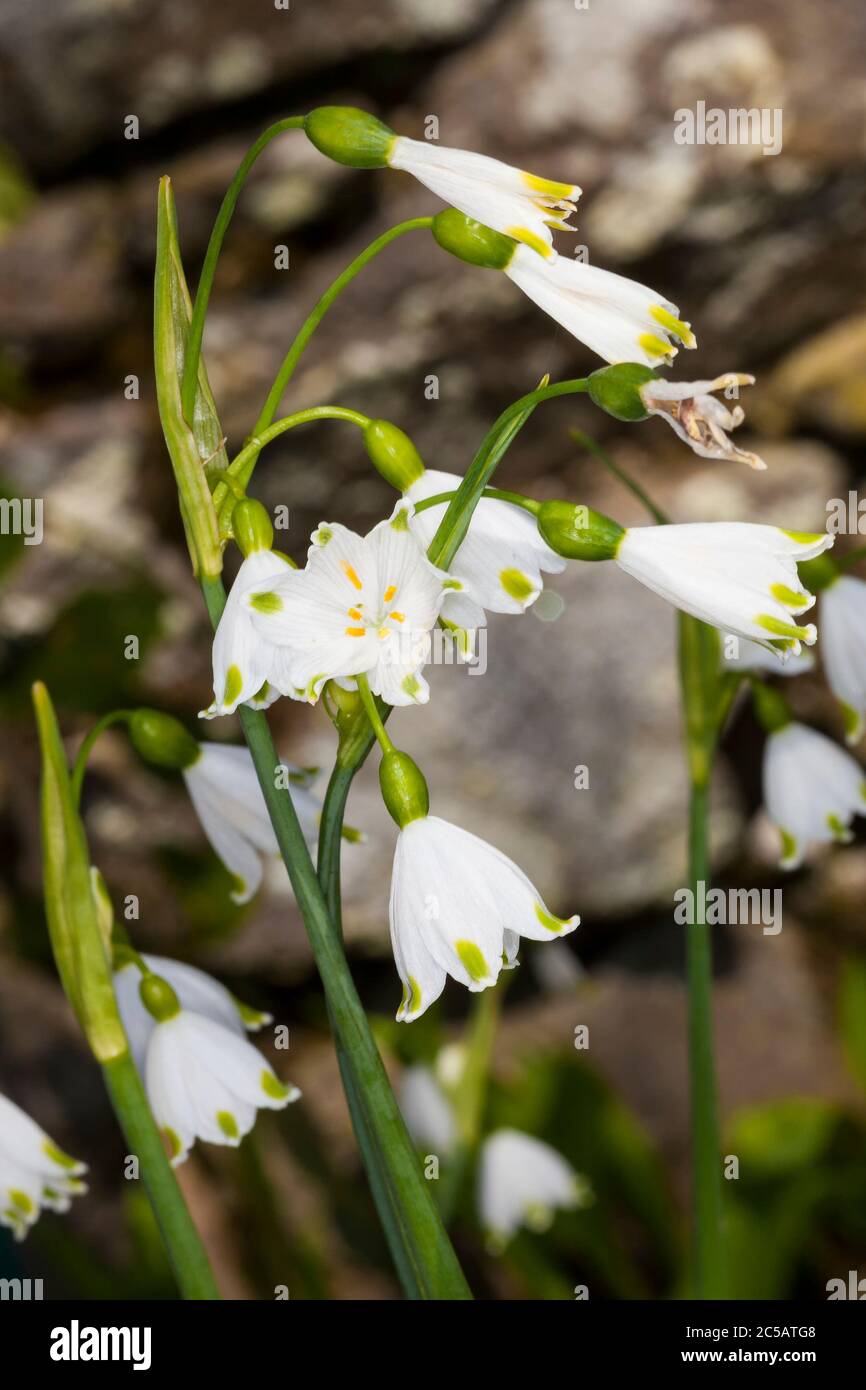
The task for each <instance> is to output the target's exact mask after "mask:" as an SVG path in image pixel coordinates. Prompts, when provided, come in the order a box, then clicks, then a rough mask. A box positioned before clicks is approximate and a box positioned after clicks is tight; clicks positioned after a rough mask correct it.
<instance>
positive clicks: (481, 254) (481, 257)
mask: <svg viewBox="0 0 866 1390" xmlns="http://www.w3.org/2000/svg"><path fill="white" fill-rule="evenodd" d="M431 230H432V232H433V236H434V237H435V239H436V241H438V243H439V245H440V246H441V247H442V250H443V251H450V253H451V255H452V256H456V257H457V258H458V260H461V261H468V263H469V264H470V265H481V266H484V267H485V268H486V269H487V270H505V269H506V268H507V267H508V266H509V265H510V264H511V258H512V256H513V255H514V252H515V250H516V249H517V242H516V241H515V240H514V237H510V236H505V235H503V233H502V232H494V231H493V230H492V228H490V227H485V225H484V223H483V222H473V220H472V218H471V217H467V216H466V215H465V213H462V212H458V211H457V209H456V208H446V209H445V211H444V212H439V213H437V214H436V216H435V217H434V218H433V226H432V228H431Z"/></svg>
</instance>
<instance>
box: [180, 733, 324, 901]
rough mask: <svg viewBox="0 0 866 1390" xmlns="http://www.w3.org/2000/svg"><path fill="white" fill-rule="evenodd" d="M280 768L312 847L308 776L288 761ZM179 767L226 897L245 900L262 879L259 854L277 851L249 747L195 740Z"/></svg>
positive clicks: (314, 815) (315, 822)
mask: <svg viewBox="0 0 866 1390" xmlns="http://www.w3.org/2000/svg"><path fill="white" fill-rule="evenodd" d="M283 768H284V769H285V775H286V777H287V779H288V791H289V795H290V796H291V798H292V803H293V805H294V807H295V810H296V812H297V814H298V819H299V821H300V823H301V829H302V831H303V833H304V839H305V840H306V842H307V844H308V845H309V847H310V849H313V848H314V847H315V845H316V842H317V839H318V833H319V811H320V809H321V808H320V805H319V802H318V800H317V798H316V797H315V796H314V795H313V793H312V792H311V791H310V790H309V781H310V777H311V775H312V774H310V773H309V772H307V771H305V770H303V769H302V768H298V767H293V766H292V765H291V764H289V763H284V764H283ZM182 771H183V779H184V781H185V783H186V787H187V791H188V792H189V794H190V799H191V800H192V804H193V806H194V807H195V810H196V814H197V815H198V818H199V820H200V821H201V824H202V829H203V830H204V833H205V834H206V835H207V837H208V839H209V840H210V842H211V845H212V846H213V848H214V850H215V851H216V853H217V854H218V855H219V857H220V859H221V860H222V861H223V863H224V864H225V866H226V868H227V869H228V871H229V873H230V874H231V875H232V879H233V880H234V886H233V891H232V895H231V896H232V899H233V900H234V901H235V902H236V903H245V902H249V900H250V898H251V897H252V896H253V894H254V893H256V892H257V891H258V888H259V886H260V884H261V881H262V860H263V858H265V857H273V858H275V859H276V858H279V854H280V849H279V845H278V844H277V837H276V835H275V834H274V828H273V826H272V824H271V820H270V817H269V815H268V810H267V806H266V805H265V798H264V796H263V794H262V789H261V786H260V784H259V779H258V776H257V774H256V769H255V765H254V763H253V760H252V757H251V755H250V751H249V749H248V748H241V747H238V746H236V745H232V744H227V743H200V744H199V745H198V754H197V756H196V757H195V759H194V760H193V761H192V762H189V763H187V764H186V766H185V767H184V768H183V769H182Z"/></svg>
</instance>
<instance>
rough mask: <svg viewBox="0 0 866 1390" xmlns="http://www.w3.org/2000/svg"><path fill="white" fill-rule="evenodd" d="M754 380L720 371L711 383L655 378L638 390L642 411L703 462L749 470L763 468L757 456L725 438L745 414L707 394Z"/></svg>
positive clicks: (762, 461) (742, 374)
mask: <svg viewBox="0 0 866 1390" xmlns="http://www.w3.org/2000/svg"><path fill="white" fill-rule="evenodd" d="M754 384H755V378H754V377H753V376H747V375H746V374H745V373H744V372H724V373H723V375H722V376H717V377H716V379H715V380H714V381H663V380H661V378H659V377H656V378H654V380H652V381H647V382H645V383H644V385H643V386H640V387H639V388H638V390H639V392H640V397H641V400H642V401H643V404H644V408H645V409H646V410H647V411H648V412H649V414H650V415H660V416H661V417H662V419H663V420H667V422H668V424H669V425H671V426H672V428H673V429H674V430H675V431H676V433H677V434H678V435H679V437H680V439H682V440H684V441H685V443H686V444H688V445H689V447H690V448H692V449H693V450H694V451H695V453H696V454H699V455H700V457H701V458H705V459H726V460H727V461H728V462H730V463H737V462H739V463H747V464H748V465H749V467H750V468H758V469H763V468H766V467H767V465H766V464H765V463H764V460H763V459H762V458H759V457H758V455H757V454H751V453H749V452H748V451H747V450H745V449H739V448H737V445H736V444H735V443H734V442H733V440H731V439H729V438H728V435H727V433H726V431H727V430H735V429H737V427H738V426H739V425H741V424H742V423H743V421H744V419H745V418H746V417H745V412H744V411H743V407H742V406H741V405H740V404H739V403H737V404H735V405H734V407H733V409H729V408H728V407H727V406H726V405H724V404H723V403H722V402H721V401H717V400H716V399H715V397H714V396H713V395H711V392H713V391H724V392H725V394H726V395H727V394H728V393H729V392H732V391H735V390H738V389H739V387H740V386H754Z"/></svg>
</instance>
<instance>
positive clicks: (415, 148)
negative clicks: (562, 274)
mask: <svg viewBox="0 0 866 1390" xmlns="http://www.w3.org/2000/svg"><path fill="white" fill-rule="evenodd" d="M387 158H388V164H389V165H390V167H391V168H392V169H404V170H405V171H406V173H409V174H412V175H413V177H414V178H416V179H417V180H418V182H419V183H423V184H424V187H425V188H429V189H430V191H431V193H435V194H436V196H437V197H439V198H441V199H442V200H443V202H446V203H449V204H450V205H451V206H452V207H455V208H458V209H459V210H460V212H462V213H465V215H466V216H467V217H471V218H474V219H475V220H476V221H478V222H482V223H483V224H484V225H485V227H492V228H493V230H494V231H497V232H502V233H504V234H505V235H506V236H510V237H514V239H515V240H516V241H520V242H523V243H525V245H526V246H528V247H531V248H532V251H533V254H535V253H538V254H539V255H541V256H543V257H548V256H553V255H554V254H555V253H554V251H553V250H552V242H553V238H552V236H551V228H552V227H553V228H556V229H557V230H560V231H566V232H571V231H574V230H575V229H574V227H572V226H571V225H570V224H569V221H568V219H569V217H570V216H571V214H572V213H573V212H574V210H575V202H576V200H577V199H578V198H579V197H580V189H579V188H578V186H577V184H574V183H557V182H555V181H554V180H553V179H543V178H539V177H538V175H537V174H529V173H527V172H526V171H525V170H523V169H515V168H513V167H512V166H511V165H510V164H503V163H502V162H501V161H500V160H498V159H492V158H491V157H490V156H489V155H485V154H474V153H473V152H472V151H471V150H457V149H449V148H448V147H447V146H445V145H435V144H433V143H432V142H430V141H428V140H410V139H409V138H408V136H405V135H398V136H396V137H395V138H394V141H393V143H392V144H391V148H390V150H389V151H388V156H387Z"/></svg>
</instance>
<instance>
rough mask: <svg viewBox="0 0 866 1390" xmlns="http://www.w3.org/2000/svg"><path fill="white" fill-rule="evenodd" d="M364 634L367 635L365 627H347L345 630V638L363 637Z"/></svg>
mask: <svg viewBox="0 0 866 1390" xmlns="http://www.w3.org/2000/svg"><path fill="white" fill-rule="evenodd" d="M366 633H367V629H366V628H365V627H347V628H346V636H347V637H365V636H366Z"/></svg>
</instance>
